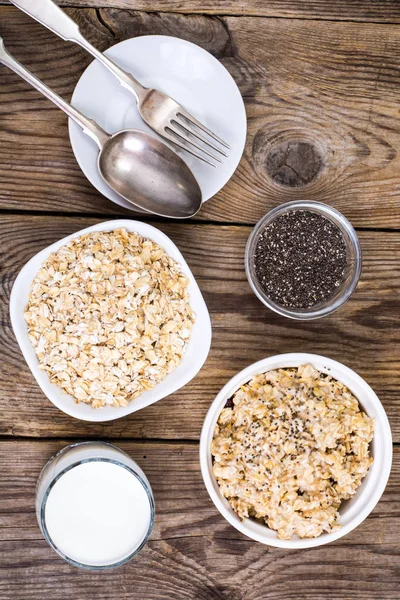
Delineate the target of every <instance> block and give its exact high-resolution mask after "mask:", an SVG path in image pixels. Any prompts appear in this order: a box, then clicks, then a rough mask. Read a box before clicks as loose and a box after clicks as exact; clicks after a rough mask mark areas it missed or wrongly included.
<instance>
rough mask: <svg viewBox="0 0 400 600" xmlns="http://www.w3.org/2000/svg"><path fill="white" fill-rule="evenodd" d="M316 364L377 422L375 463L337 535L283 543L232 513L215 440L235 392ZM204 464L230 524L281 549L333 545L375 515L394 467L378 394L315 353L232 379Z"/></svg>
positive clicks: (205, 438)
mask: <svg viewBox="0 0 400 600" xmlns="http://www.w3.org/2000/svg"><path fill="white" fill-rule="evenodd" d="M307 363H310V364H312V365H313V366H314V367H315V368H316V369H318V370H319V371H321V372H322V373H327V374H329V375H332V377H334V378H335V379H338V380H339V381H341V382H343V383H344V384H345V385H346V386H347V387H348V388H349V390H351V392H352V393H353V394H354V395H355V396H356V398H357V399H358V400H359V402H360V405H361V406H362V408H363V410H364V411H365V412H366V413H367V414H368V415H369V416H370V417H372V418H373V419H375V434H374V439H373V441H372V444H371V454H372V456H373V457H374V462H373V464H372V466H371V468H370V470H369V472H368V475H367V476H366V477H365V478H364V479H363V482H362V484H361V486H360V487H359V488H358V490H357V492H356V493H355V495H354V496H353V498H351V499H350V500H347V501H346V502H344V503H343V505H342V506H341V508H340V509H339V512H340V524H341V528H340V529H338V530H337V531H335V532H334V533H324V534H322V535H320V536H319V537H317V538H312V539H300V538H293V539H292V540H281V539H278V537H277V535H276V532H275V531H273V530H271V529H269V528H268V527H267V526H266V525H262V524H260V523H257V522H256V521H253V520H251V519H245V520H244V521H242V520H241V519H240V518H239V517H238V515H237V514H236V513H235V512H234V511H233V509H232V508H231V506H230V504H229V503H228V501H227V500H226V499H225V498H224V497H223V496H222V495H221V493H220V491H219V486H218V483H217V481H216V479H215V477H214V475H213V472H212V460H211V451H210V446H211V441H212V438H213V432H214V428H215V425H216V422H217V419H218V416H219V414H220V412H221V410H222V409H223V407H224V406H225V403H226V401H227V400H228V399H229V398H231V397H232V395H233V394H234V393H235V392H236V390H237V389H238V388H239V387H240V386H241V385H243V384H244V383H247V382H248V381H249V380H250V379H251V378H252V377H253V376H254V375H256V374H260V373H265V372H266V371H270V370H271V369H278V368H282V367H297V366H299V365H302V364H307ZM200 464H201V472H202V475H203V479H204V483H205V484H206V488H207V490H208V493H209V494H210V496H211V499H212V501H213V502H214V504H215V506H216V507H217V508H218V510H219V512H220V513H221V514H222V516H223V517H225V519H226V520H227V521H229V523H230V524H231V525H233V526H234V527H236V529H238V530H239V531H241V532H242V533H244V534H245V535H247V536H248V537H249V538H252V539H253V540H256V541H257V542H261V543H263V544H268V545H269V546H278V547H280V548H311V547H313V546H322V545H324V544H328V543H329V542H333V541H334V540H337V539H338V538H340V537H342V536H344V535H346V534H347V533H349V531H352V529H354V528H355V527H357V526H358V525H359V524H360V523H361V522H362V521H364V519H366V517H367V516H368V515H369V513H370V512H371V511H372V509H373V508H374V506H375V505H376V503H377V502H378V500H379V498H380V497H381V495H382V493H383V491H384V489H385V487H386V483H387V481H388V478H389V474H390V469H391V465H392V435H391V431H390V425H389V421H388V418H387V416H386V413H385V410H384V408H383V406H382V404H381V403H380V401H379V399H378V397H377V396H376V394H375V392H374V391H373V390H372V389H371V388H370V386H369V385H368V384H367V383H366V382H365V381H364V380H363V379H362V378H361V377H360V376H359V375H357V373H355V372H354V371H352V370H351V369H349V368H348V367H345V366H344V365H342V364H341V363H338V362H336V361H335V360H331V359H330V358H325V357H323V356H317V355H315V354H303V353H295V354H280V355H278V356H271V357H269V358H265V359H264V360H260V361H259V362H257V363H254V364H253V365H250V366H249V367H247V368H246V369H244V370H243V371H241V372H240V373H238V374H237V375H235V377H233V378H232V379H231V380H230V381H229V382H228V383H227V384H226V385H225V387H224V388H222V390H221V391H220V392H219V394H218V396H217V397H216V398H215V400H214V402H213V403H212V404H211V406H210V409H209V411H208V413H207V416H206V419H205V421H204V425H203V430H202V433H201V440H200Z"/></svg>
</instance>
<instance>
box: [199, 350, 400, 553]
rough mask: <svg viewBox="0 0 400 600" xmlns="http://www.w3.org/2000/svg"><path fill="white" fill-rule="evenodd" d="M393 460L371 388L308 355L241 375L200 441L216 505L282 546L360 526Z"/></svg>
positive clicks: (320, 540)
mask: <svg viewBox="0 0 400 600" xmlns="http://www.w3.org/2000/svg"><path fill="white" fill-rule="evenodd" d="M306 365H310V366H306ZM307 413H308V414H307ZM372 429H373V431H372ZM372 434H373V437H372ZM371 438H372V439H371ZM370 440H371V441H370ZM391 461H392V445H391V432H390V426H389V423H388V420H387V417H386V414H385V411H384V409H383V407H382V405H381V403H380V402H379V399H378V398H377V396H376V395H375V393H374V392H373V390H372V389H371V388H370V386H369V385H368V384H367V383H366V382H365V381H364V380H363V379H362V378H361V377H359V376H358V375H357V374H356V373H355V372H354V371H352V370H351V369H349V368H347V367H345V366H344V365H342V364H340V363H338V362H336V361H334V360H331V359H328V358H325V357H323V356H318V355H313V354H305V353H294V354H283V355H277V356H272V357H269V358H266V359H264V360H261V361H259V362H258V363H254V364H253V365H250V366H249V367H247V368H246V369H244V370H243V371H241V372H240V373H238V374H237V375H235V377H233V378H232V379H231V380H230V381H229V382H228V383H227V384H226V385H225V386H224V388H223V389H222V390H221V391H220V392H219V394H218V395H217V397H216V398H215V400H214V402H213V403H212V405H211V407H210V409H209V411H208V413H207V416H206V419H205V421H204V425H203V429H202V433H201V439H200V464H201V471H202V476H203V479H204V482H205V485H206V488H207V491H208V493H209V494H210V497H211V499H212V500H213V502H214V504H215V506H216V507H217V508H218V510H219V511H220V512H221V514H222V515H223V516H224V517H225V519H227V521H228V522H229V523H231V525H233V526H234V527H235V528H236V529H238V530H239V531H241V532H242V533H244V534H245V535H247V536H248V537H250V538H252V539H253V540H256V541H258V542H261V543H264V544H268V545H271V546H278V547H281V548H310V547H313V546H320V545H323V544H327V543H329V542H332V541H334V540H336V539H338V538H340V537H342V536H343V535H346V534H347V533H349V532H350V531H351V530H352V529H354V528H355V527H357V526H358V525H359V524H360V523H361V522H362V521H363V520H364V519H365V518H366V517H367V516H368V514H369V513H370V512H371V510H372V509H373V508H374V506H375V505H376V503H377V502H378V500H379V498H380V496H381V495H382V493H383V491H384V488H385V486H386V483H387V480H388V477H389V473H390V468H391ZM345 498H348V499H346V500H344V499H345Z"/></svg>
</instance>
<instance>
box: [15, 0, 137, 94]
mask: <svg viewBox="0 0 400 600" xmlns="http://www.w3.org/2000/svg"><path fill="white" fill-rule="evenodd" d="M11 2H12V3H13V4H15V6H17V7H18V8H20V9H21V10H23V11H24V12H25V13H26V14H28V15H29V16H31V17H33V18H34V19H36V21H39V23H41V24H42V25H44V26H45V27H47V28H48V29H50V30H51V31H52V32H53V33H55V34H57V35H58V36H60V37H61V38H62V39H63V40H66V41H70V42H75V43H76V44H79V45H80V46H82V48H85V50H87V51H88V52H89V53H90V54H91V55H92V56H94V57H95V58H97V60H98V61H99V62H101V64H102V65H104V66H105V67H106V69H108V70H109V71H110V72H111V73H112V74H113V75H114V76H115V77H116V78H117V79H118V81H119V82H120V84H121V85H122V86H123V87H125V88H126V89H128V90H129V91H130V92H132V93H133V94H134V96H135V98H136V101H137V102H138V103H139V102H140V100H141V99H142V98H143V97H144V96H145V95H146V93H147V89H146V88H145V87H143V86H142V84H141V83H139V82H138V81H137V80H136V79H135V78H134V77H133V76H132V75H131V74H130V73H127V72H126V71H124V70H123V69H121V67H119V66H118V65H117V64H116V63H115V62H114V61H112V60H111V59H110V58H108V57H107V56H105V55H104V54H103V53H102V52H100V50H98V49H97V48H95V47H94V46H93V45H92V44H91V43H90V42H89V41H88V40H87V39H86V38H85V37H84V36H83V35H82V34H81V32H80V29H79V26H78V24H77V23H75V21H73V20H72V19H71V18H70V17H69V16H68V15H67V13H65V12H64V11H63V10H62V9H61V8H60V7H59V6H58V5H57V4H55V3H54V2H53V0H11Z"/></svg>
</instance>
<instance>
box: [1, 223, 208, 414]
mask: <svg viewBox="0 0 400 600" xmlns="http://www.w3.org/2000/svg"><path fill="white" fill-rule="evenodd" d="M121 227H124V228H125V229H126V230H127V231H130V232H136V233H139V234H140V235H141V236H143V237H144V238H148V239H151V240H153V241H154V242H156V243H157V244H159V245H160V246H161V247H162V248H163V249H164V250H165V252H166V253H167V254H168V255H169V256H171V257H172V258H173V259H174V260H175V261H176V262H177V263H179V264H180V266H181V267H182V272H183V273H184V274H185V275H186V277H187V278H188V279H189V282H190V283H189V287H188V291H189V294H190V305H191V307H192V309H193V311H194V313H195V315H196V322H195V324H194V326H193V330H192V333H191V336H190V340H189V343H188V347H187V349H186V352H185V354H184V356H183V359H182V362H181V364H180V365H179V367H178V368H177V369H176V370H175V371H174V372H173V373H171V374H169V375H168V376H167V377H166V378H165V379H164V381H162V382H161V383H159V384H158V385H156V387H155V388H154V389H152V390H150V391H147V392H143V393H142V394H141V395H140V396H139V397H138V398H135V399H134V400H132V402H130V403H129V405H128V406H126V407H119V408H116V407H114V406H105V407H104V408H102V409H93V408H92V407H91V406H90V405H87V404H84V403H80V404H77V403H76V402H75V400H74V399H73V398H72V396H70V395H69V394H66V393H65V392H63V391H62V390H61V388H59V387H58V386H56V385H55V384H52V383H50V379H49V376H48V374H47V373H46V372H45V371H42V370H41V369H39V362H38V358H37V356H36V352H35V349H34V347H33V346H32V344H31V342H30V340H29V337H28V328H27V325H26V322H25V319H24V311H25V307H26V306H27V304H28V298H29V292H30V289H31V285H32V282H33V279H34V277H35V276H36V274H37V273H38V271H39V269H40V267H41V265H42V264H43V262H44V261H45V260H46V259H47V258H48V256H50V254H51V253H52V252H56V251H57V250H58V249H59V248H61V246H64V245H65V244H67V243H68V242H69V241H71V240H73V239H75V238H77V237H79V236H81V235H83V234H85V233H89V232H91V231H113V230H114V229H119V228H121ZM10 315H11V324H12V327H13V330H14V333H15V336H16V338H17V341H18V344H19V346H20V348H21V351H22V354H23V355H24V358H25V360H26V362H27V363H28V366H29V368H30V370H31V371H32V374H33V376H34V377H35V379H36V381H37V382H38V384H39V386H40V387H41V389H42V391H43V392H44V394H46V396H47V397H48V399H49V400H50V401H51V402H52V403H53V404H54V405H55V406H57V407H58V408H59V409H60V410H62V411H63V412H65V413H66V414H67V415H70V416H71V417H75V418H76V419H81V420H83V421H97V422H101V421H112V420H113V419H118V418H120V417H124V416H125V415H129V414H131V413H133V412H136V411H137V410H140V409H141V408H145V407H146V406H149V405H150V404H153V403H154V402H157V401H158V400H161V399H162V398H165V396H168V395H169V394H172V393H173V392H176V391H177V390H178V389H179V388H181V387H183V386H184V385H186V384H187V383H188V382H189V381H190V380H191V379H193V377H195V375H197V373H198V372H199V371H200V369H201V367H202V366H203V364H204V362H205V360H206V358H207V356H208V352H209V350H210V345H211V322H210V315H209V313H208V310H207V306H206V303H205V302H204V299H203V296H202V295H201V292H200V289H199V286H198V285H197V283H196V280H195V278H194V276H193V274H192V272H191V270H190V269H189V266H188V264H187V263H186V261H185V259H184V258H183V256H182V254H181V253H180V251H179V250H178V248H177V247H176V246H175V244H174V243H173V242H172V240H170V238H169V237H168V236H166V235H165V234H164V233H162V232H161V231H160V230H159V229H156V227H153V226H152V225H148V224H147V223H142V222H140V221H132V220H129V219H120V220H118V221H106V222H105V223H98V224H97V225H93V227H87V228H86V229H82V230H81V231H77V232H76V233H74V234H72V235H69V236H67V237H65V238H63V239H62V240H60V241H58V242H56V243H55V244H52V245H51V246H48V247H47V248H45V249H44V250H42V251H41V252H39V253H38V254H36V255H35V256H34V257H33V258H31V260H30V261H29V262H27V264H26V265H25V266H24V267H23V268H22V269H21V271H20V273H19V274H18V277H17V278H16V280H15V283H14V286H13V289H12V292H11V298H10Z"/></svg>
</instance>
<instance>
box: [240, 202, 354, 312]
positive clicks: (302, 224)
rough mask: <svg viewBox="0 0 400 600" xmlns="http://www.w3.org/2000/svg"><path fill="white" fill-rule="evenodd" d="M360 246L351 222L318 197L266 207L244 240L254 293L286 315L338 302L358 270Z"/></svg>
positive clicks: (350, 287) (349, 291) (332, 306)
mask: <svg viewBox="0 0 400 600" xmlns="http://www.w3.org/2000/svg"><path fill="white" fill-rule="evenodd" d="M361 266H362V251H361V246H360V242H359V240H358V237H357V234H356V232H355V230H354V228H353V226H352V225H351V223H350V222H349V221H348V220H347V219H346V217H344V216H343V215H342V214H341V213H340V212H339V211H337V210H335V209H334V208H332V207H331V206H328V205H326V204H322V203H320V202H311V201H306V200H304V201H303V200H300V201H295V202H288V203H287V204H282V205H281V206H278V207H277V208H274V209H273V210H271V211H270V212H269V213H267V214H266V215H265V216H264V217H263V218H262V219H261V220H260V221H259V222H258V223H257V225H256V226H255V227H254V229H253V231H252V232H251V234H250V237H249V239H248V242H247V246H246V256H245V267H246V275H247V279H248V280H249V283H250V286H251V288H252V290H253V292H254V293H255V294H256V296H257V297H258V298H259V300H261V302H263V303H264V304H265V306H267V307H268V308H270V309H271V310H273V311H275V312H277V313H279V314H280V315H283V316H285V317H289V318H291V319H299V320H311V319H319V318H320V317H324V316H325V315H328V314H330V313H332V312H334V311H335V310H337V309H338V308H340V307H341V306H342V305H343V304H344V303H345V302H346V301H347V300H348V299H349V298H350V296H351V294H352V293H353V291H354V290H355V288H356V286H357V283H358V280H359V278H360V275H361Z"/></svg>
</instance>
